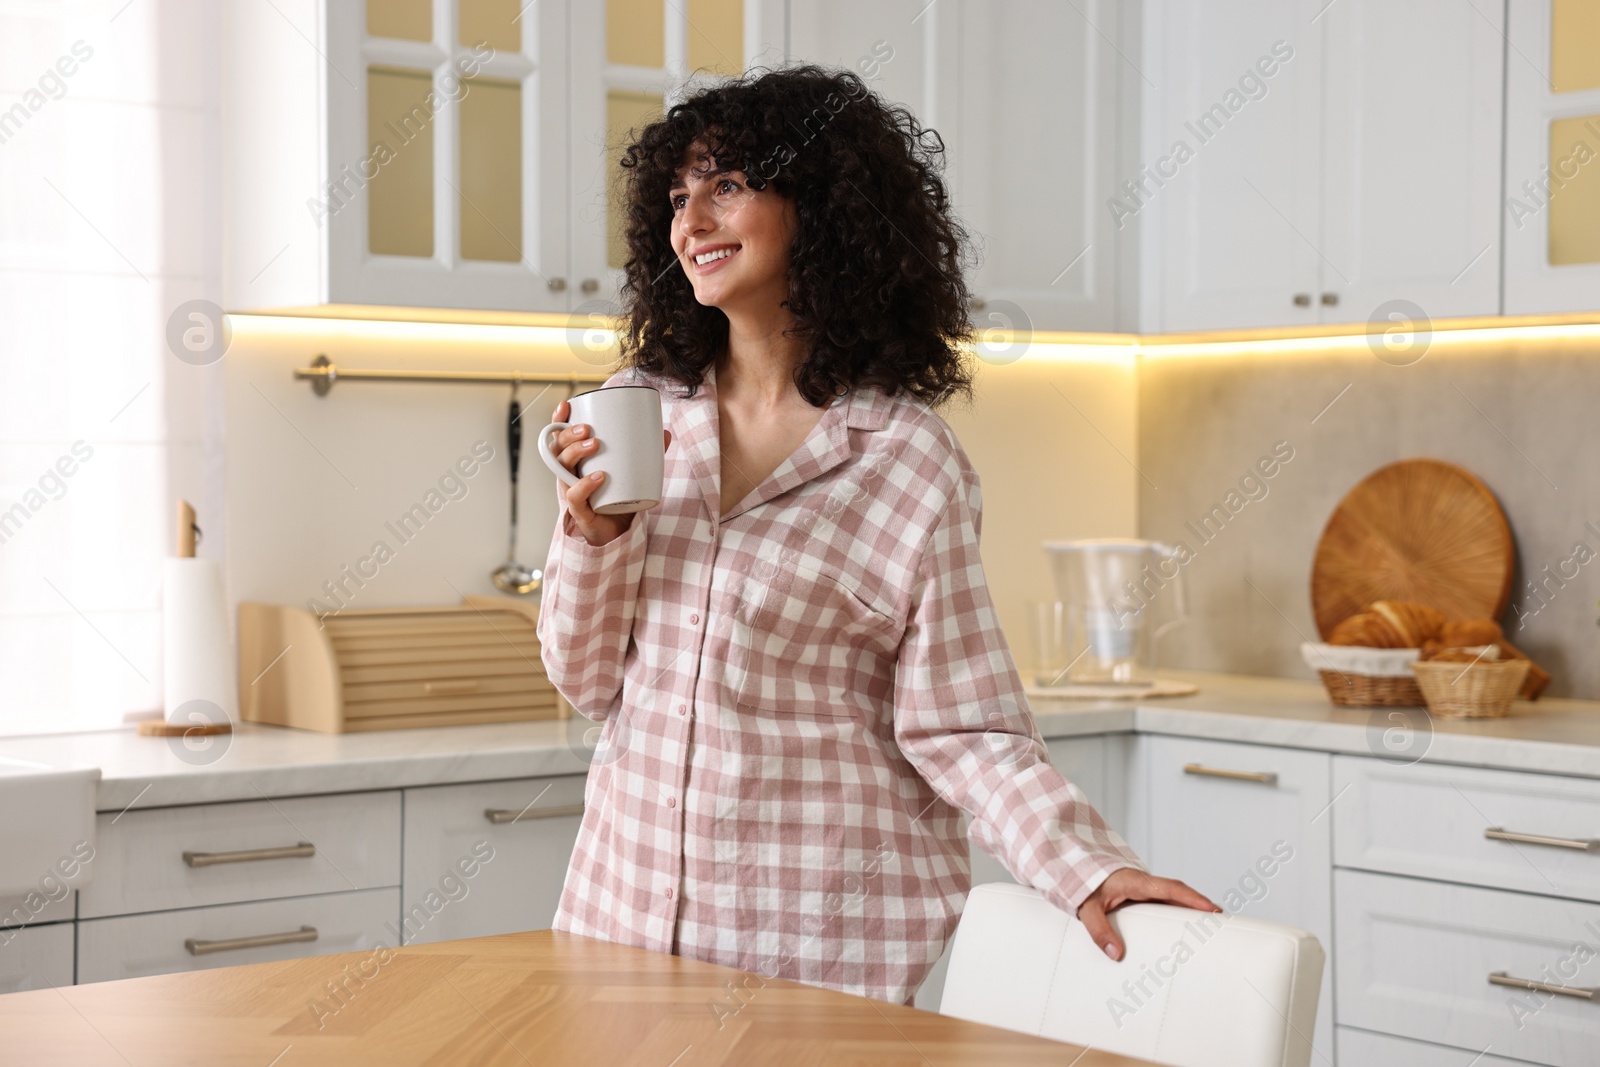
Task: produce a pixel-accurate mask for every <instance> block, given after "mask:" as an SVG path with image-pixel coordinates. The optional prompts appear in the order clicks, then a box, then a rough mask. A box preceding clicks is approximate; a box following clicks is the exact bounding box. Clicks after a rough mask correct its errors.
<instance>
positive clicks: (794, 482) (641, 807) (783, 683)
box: [539, 372, 1143, 1003]
mask: <svg viewBox="0 0 1600 1067" xmlns="http://www.w3.org/2000/svg"><path fill="white" fill-rule="evenodd" d="M630 383H642V384H650V385H654V386H655V387H656V388H657V389H658V391H659V392H660V393H661V395H662V404H663V415H664V417H665V421H666V425H667V428H668V429H670V430H671V431H672V435H673V440H672V446H671V448H670V449H668V451H667V459H666V485H665V493H664V499H663V500H662V502H661V504H660V505H659V506H658V507H656V508H654V509H652V510H650V511H648V512H643V513H641V514H639V515H637V516H636V517H635V519H634V521H633V525H632V526H631V527H630V528H629V530H628V531H627V532H626V533H625V534H623V535H622V536H621V537H619V538H617V539H616V540H614V541H612V542H610V543H609V544H606V545H603V546H600V547H594V546H591V545H589V544H588V543H587V542H586V541H584V540H583V538H582V536H581V535H579V534H578V533H577V532H576V529H575V528H572V527H571V526H570V523H569V520H568V519H567V517H566V516H565V515H563V516H562V520H561V522H560V523H558V525H557V529H556V534H555V536H554V538H553V539H552V542H551V546H550V555H549V560H548V562H547V563H546V567H545V587H544V589H545V591H544V596H543V602H542V604H541V608H540V616H539V637H540V640H541V641H542V643H543V652H542V655H543V659H544V663H545V666H546V668H547V670H548V671H549V674H550V678H551V680H552V681H553V682H554V684H555V685H556V687H557V688H558V689H559V690H560V691H561V693H562V694H563V695H564V696H565V697H566V698H567V699H568V700H569V701H571V703H572V705H573V707H575V708H576V709H577V710H578V711H579V712H580V713H582V714H583V715H585V716H587V717H588V718H590V719H595V720H599V721H601V722H602V723H603V724H604V725H603V727H602V731H601V736H600V744H599V747H598V748H597V749H596V752H595V759H594V762H593V764H592V765H591V767H590V770H589V780H588V785H587V790H586V811H585V813H584V818H583V826H582V829H581V831H580V833H579V835H578V842H577V848H576V850H575V851H574V853H573V858H572V865H571V867H570V869H569V870H568V873H567V879H566V885H565V889H564V891H563V893H562V898H561V905H560V908H559V910H558V912H557V916H556V922H555V926H556V928H557V929H559V930H569V931H572V932H574V933H578V934H587V935H589V936H593V937H600V938H604V939H607V940H610V941H618V942H623V943H626V944H632V945H638V946H642V947H644V948H650V949H655V950H657V951H662V952H677V953H679V954H681V955H684V956H690V957H694V958H697V959H703V960H709V961H711V962H714V963H721V964H726V965H729V966H734V967H739V968H742V969H745V970H749V971H755V972H758V973H761V974H765V975H768V976H773V975H776V976H778V977H783V978H791V979H795V980H798V981H802V982H810V983H813V984H816V985H822V986H828V987H831V988H834V989H840V990H844V991H846V992H852V993H858V994H863V995H866V996H871V997H877V998H880V999H883V1000H888V1001H893V1002H902V1003H903V1002H905V1001H906V1000H907V999H908V998H909V997H911V996H912V995H914V994H915V992H916V990H917V987H918V986H919V985H920V984H921V983H922V980H923V978H924V977H925V976H926V975H927V973H928V970H929V969H930V968H931V967H932V966H933V964H934V963H935V962H936V961H937V960H938V958H939V956H940V955H941V953H942V952H943V950H944V946H945V941H946V939H947V938H948V937H949V936H950V934H951V933H952V932H953V931H954V929H955V924H956V920H957V918H958V917H959V915H960V912H961V908H962V905H963V903H964V902H965V899H966V894H967V891H968V889H969V888H970V879H971V876H970V869H969V865H968V860H967V842H966V840H965V838H964V836H963V834H962V820H961V812H962V811H965V812H967V813H968V814H970V815H971V816H972V830H971V833H972V837H973V840H975V841H976V842H977V843H978V844H979V845H980V846H982V847H983V848H984V849H986V850H987V851H989V852H990V853H992V854H993V855H995V856H996V857H998V858H1000V859H1001V860H1002V861H1003V862H1004V863H1005V865H1006V866H1007V867H1008V868H1009V869H1010V870H1011V871H1012V872H1013V873H1014V874H1015V875H1016V876H1017V877H1018V878H1019V879H1020V880H1021V881H1022V882H1024V883H1026V884H1029V885H1032V886H1035V887H1037V888H1039V889H1040V890H1042V891H1043V892H1044V893H1046V894H1047V895H1048V896H1049V897H1050V899H1051V900H1052V901H1053V902H1054V903H1055V904H1056V905H1057V906H1059V907H1061V908H1064V909H1067V910H1068V911H1076V909H1077V906H1078V904H1079V903H1081V902H1082V901H1083V899H1084V898H1085V897H1087V896H1088V895H1089V894H1090V893H1091V892H1093V891H1094V889H1095V888H1096V887H1097V886H1098V885H1099V884H1100V883H1101V882H1102V881H1104V880H1105V878H1106V877H1107V876H1108V875H1110V874H1111V872H1112V871H1114V870H1116V869H1117V868H1120V867H1137V868H1140V869H1143V865H1142V864H1141V863H1140V862H1139V860H1138V857H1136V856H1135V855H1134V854H1133V852H1132V850H1130V849H1129V848H1128V846H1127V844H1126V843H1125V842H1124V841H1123V840H1122V838H1121V837H1120V836H1118V835H1117V834H1116V833H1115V832H1114V831H1112V830H1111V829H1109V828H1108V827H1107V826H1106V824H1105V822H1104V820H1102V819H1101V817H1100V815H1099V813H1097V812H1096V811H1095V810H1094V808H1093V807H1092V806H1090V804H1089V802H1088V801H1087V799H1085V797H1084V795H1083V793H1082V792H1081V791H1080V790H1079V789H1078V788H1077V787H1076V786H1074V785H1072V784H1071V783H1070V782H1068V781H1066V780H1065V779H1064V778H1062V777H1061V775H1060V774H1059V773H1057V772H1056V770H1055V769H1054V768H1053V767H1051V765H1050V763H1049V757H1048V755H1047V753H1046V750H1045V747H1044V743H1043V742H1042V740H1041V739H1040V737H1039V732H1038V728H1037V727H1036V726H1035V724H1034V721H1033V716H1032V714H1031V712H1030V711H1029V709H1028V704H1027V700H1026V698H1025V697H1024V696H1023V693H1022V685H1021V680H1020V678H1019V677H1018V674H1017V670H1016V666H1015V664H1014V663H1013V662H1012V659H1011V655H1010V652H1009V650H1008V649H1007V646H1006V642H1005V638H1004V636H1003V635H1002V633H1001V631H1000V628H999V624H998V621H997V620H996V617H995V613H994V609H993V607H992V605H991V603H990V601H989V594H988V588H987V586H986V584H985V582H984V576H983V568H982V564H981V561H980V559H979V555H978V536H979V531H980V527H981V525H982V497H981V494H980V490H979V486H978V477H977V474H976V472H975V471H974V470H973V469H972V466H971V464H970V463H968V461H967V457H966V454H965V453H964V452H963V451H962V449H961V446H960V444H959V443H958V442H957V441H956V438H955V435H954V434H953V433H952V432H951V431H950V428H949V427H948V426H947V425H946V424H945V423H944V421H943V420H942V419H940V418H939V417H938V416H937V415H935V414H934V413H933V412H932V411H931V410H930V409H929V408H928V407H927V406H926V405H925V404H922V403H920V402H918V401H916V400H915V399H912V398H908V397H905V396H900V397H893V398H891V397H887V396H885V395H884V394H883V393H882V392H881V391H878V390H875V389H860V390H856V391H855V392H853V393H851V394H849V395H848V396H846V397H843V398H841V399H839V400H837V401H835V402H834V403H832V404H831V405H830V406H829V407H828V408H827V409H826V410H825V411H824V412H823V414H822V417H821V421H820V422H819V423H818V425H817V426H816V428H815V429H814V430H813V431H812V433H811V434H810V436H809V437H808V438H807V439H806V441H805V442H804V443H803V444H802V445H801V446H800V448H799V449H798V450H797V451H796V452H795V454H794V455H793V456H791V457H790V458H789V459H788V460H786V461H785V462H784V463H783V464H782V465H781V466H779V467H778V469H777V470H776V471H774V472H773V474H772V476H771V477H769V478H768V479H767V480H766V481H765V482H764V483H763V484H762V485H761V486H759V487H758V488H757V489H755V490H754V491H752V492H751V494H750V495H749V496H748V497H746V498H745V499H744V500H743V501H741V502H740V503H739V504H738V505H737V506H736V507H734V508H733V509H732V510H731V511H730V512H729V513H728V514H727V515H723V516H720V517H719V515H718V511H719V506H720V505H719V497H720V471H721V460H720V454H719V444H718V441H719V438H718V430H717V422H718V419H717V400H716V382H715V378H714V376H713V377H711V378H708V380H707V382H706V383H705V384H704V385H703V386H702V387H701V389H700V391H699V393H698V395H696V396H694V397H692V398H688V399H684V398H682V397H681V396H680V395H679V394H680V393H681V391H682V390H681V388H680V387H678V386H677V385H675V384H672V383H668V382H663V381H655V380H652V379H648V378H644V377H641V376H639V375H638V374H636V373H635V372H623V373H622V374H619V375H615V376H613V377H612V379H611V380H610V381H609V382H608V383H607V384H608V385H611V384H630Z"/></svg>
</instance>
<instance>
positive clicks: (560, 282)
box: [550, 278, 567, 293]
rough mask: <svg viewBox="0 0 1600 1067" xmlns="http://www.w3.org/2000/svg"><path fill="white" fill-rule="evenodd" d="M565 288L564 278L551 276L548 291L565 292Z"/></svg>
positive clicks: (565, 281)
mask: <svg viewBox="0 0 1600 1067" xmlns="http://www.w3.org/2000/svg"><path fill="white" fill-rule="evenodd" d="M566 290H567V280H566V279H565V278H551V279H550V291H551V292H552V293H564V292H566Z"/></svg>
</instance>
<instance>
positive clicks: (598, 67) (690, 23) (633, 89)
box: [567, 0, 788, 312]
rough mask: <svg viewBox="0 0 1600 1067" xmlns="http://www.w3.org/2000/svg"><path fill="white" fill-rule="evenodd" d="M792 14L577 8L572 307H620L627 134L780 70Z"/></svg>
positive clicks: (707, 0) (760, 1)
mask: <svg viewBox="0 0 1600 1067" xmlns="http://www.w3.org/2000/svg"><path fill="white" fill-rule="evenodd" d="M787 7H788V5H787V4H786V3H784V2H783V0H688V2H674V0H605V2H603V3H596V2H592V0H573V2H572V3H571V5H570V19H571V67H570V71H571V79H572V81H571V96H570V122H571V135H570V139H569V143H570V144H571V146H572V150H571V158H570V170H569V175H568V179H567V180H568V183H569V186H570V188H571V189H572V190H573V212H572V216H571V219H570V224H571V235H572V258H571V269H570V274H571V276H572V278H573V281H574V284H575V285H576V286H577V292H576V293H574V294H573V296H572V304H573V307H574V309H577V310H585V311H595V312H607V311H609V310H610V309H612V308H614V307H615V306H616V298H617V294H618V292H619V291H620V290H621V286H622V267H623V266H624V265H625V264H626V262H627V243H626V240H625V238H624V234H623V226H622V219H621V216H620V214H619V211H618V202H619V201H618V184H617V182H618V177H619V173H620V170H619V167H618V160H620V159H621V157H622V152H623V150H624V149H625V147H626V146H627V144H628V143H629V137H628V135H629V132H630V130H632V129H635V128H637V127H638V126H640V125H642V124H644V123H647V122H651V121H654V120H655V119H657V118H659V117H660V116H661V115H662V113H663V112H664V110H665V109H666V108H668V107H670V106H671V105H672V104H673V103H676V102H677V101H678V100H680V99H682V97H683V96H684V95H686V94H687V93H688V92H691V91H693V90H694V89H696V88H698V87H700V86H702V85H704V84H706V83H707V82H709V81H711V80H714V79H716V78H719V77H729V76H737V75H739V74H741V73H743V72H744V70H745V69H746V68H747V67H750V66H756V65H769V66H780V65H781V64H782V62H783V56H784V47H785V46H784V41H785V38H786V35H787V31H788V24H787V19H786V16H785V11H786V8H787Z"/></svg>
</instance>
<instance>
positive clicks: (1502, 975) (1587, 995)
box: [1489, 971, 1600, 1000]
mask: <svg viewBox="0 0 1600 1067" xmlns="http://www.w3.org/2000/svg"><path fill="white" fill-rule="evenodd" d="M1489 984H1490V985H1503V986H1509V987H1510V988H1512V989H1531V990H1532V991H1533V992H1535V993H1554V994H1556V995H1557V996H1562V997H1576V998H1577V999H1578V1000H1600V990H1594V989H1580V988H1577V987H1574V986H1569V985H1556V984H1555V983H1554V982H1535V981H1533V980H1532V979H1529V978H1513V977H1511V976H1510V975H1509V974H1507V973H1506V972H1504V971H1495V972H1494V973H1493V974H1491V975H1489Z"/></svg>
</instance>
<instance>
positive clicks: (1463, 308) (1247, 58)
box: [1116, 0, 1504, 333]
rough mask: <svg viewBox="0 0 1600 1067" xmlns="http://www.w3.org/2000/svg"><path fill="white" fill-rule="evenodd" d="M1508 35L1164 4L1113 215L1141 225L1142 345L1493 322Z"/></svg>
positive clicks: (1493, 28) (1320, 11)
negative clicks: (1456, 319)
mask: <svg viewBox="0 0 1600 1067" xmlns="http://www.w3.org/2000/svg"><path fill="white" fill-rule="evenodd" d="M1501 22H1502V12H1501V11H1500V10H1499V8H1498V7H1496V6H1494V5H1490V6H1488V7H1484V6H1483V5H1476V6H1475V5H1463V4H1457V3H1454V2H1452V0H1417V2H1416V3H1411V4H1405V5H1398V6H1397V5H1393V4H1383V3H1380V2H1379V0H1343V2H1341V3H1338V4H1327V3H1325V2H1324V0H1294V2H1292V3H1288V4H1285V3H1278V2H1273V0H1225V2H1221V3H1217V2H1210V0H1208V2H1205V3H1201V2H1200V0H1151V2H1150V3H1148V4H1147V5H1146V8H1145V24H1146V26H1147V32H1146V36H1145V51H1144V61H1145V63H1146V64H1147V70H1148V71H1149V73H1150V82H1151V84H1149V85H1147V86H1146V96H1145V107H1144V109H1143V123H1144V129H1143V131H1142V134H1141V136H1142V141H1143V145H1144V157H1145V158H1144V166H1143V168H1142V169H1141V170H1140V172H1139V175H1138V177H1137V179H1136V182H1135V187H1134V188H1132V189H1127V188H1124V189H1123V190H1122V199H1123V204H1122V206H1121V207H1120V208H1118V209H1116V210H1118V211H1119V213H1120V214H1121V215H1123V216H1124V217H1126V218H1129V219H1131V218H1133V217H1135V216H1136V217H1137V219H1138V222H1139V224H1140V225H1141V226H1143V227H1147V229H1146V230H1145V232H1144V233H1143V234H1142V236H1141V250H1142V254H1143V262H1142V279H1141V294H1140V295H1141V301H1142V303H1141V322H1142V328H1143V330H1144V331H1145V332H1148V333H1158V332H1162V331H1169V332H1182V331H1188V330H1204V329H1217V328H1238V327H1262V326H1307V325H1314V324H1318V323H1336V322H1364V321H1367V320H1369V319H1370V318H1372V317H1373V316H1374V315H1378V316H1380V318H1382V319H1385V320H1391V321H1399V320H1393V319H1392V318H1391V316H1390V314H1389V312H1391V311H1397V312H1399V313H1401V314H1402V315H1404V316H1405V317H1406V318H1408V319H1409V318H1414V317H1416V316H1417V315H1419V314H1420V315H1426V316H1427V317H1428V318H1430V319H1431V318H1443V317H1447V316H1465V315H1491V314H1496V313H1498V311H1499V282H1498V278H1497V276H1496V269H1495V268H1496V262H1497V260H1498V258H1499V255H1500V250H1499V243H1498V242H1499V216H1498V213H1499V188H1498V173H1499V166H1500V159H1501V134H1500V131H1501V117H1502V95H1501V89H1502V72H1503V70H1504V59H1503V54H1502V53H1503V49H1504V45H1503V40H1502V25H1501ZM1396 301H1402V302H1404V303H1403V304H1396V305H1395V306H1394V307H1390V306H1389V305H1390V304H1391V302H1396Z"/></svg>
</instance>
